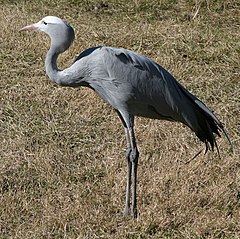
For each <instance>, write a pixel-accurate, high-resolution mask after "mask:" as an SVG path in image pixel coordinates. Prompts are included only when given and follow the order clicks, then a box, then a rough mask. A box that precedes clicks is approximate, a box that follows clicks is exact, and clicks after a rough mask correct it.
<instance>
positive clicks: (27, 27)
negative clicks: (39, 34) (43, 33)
mask: <svg viewBox="0 0 240 239" xmlns="http://www.w3.org/2000/svg"><path fill="white" fill-rule="evenodd" d="M37 29H38V28H37V26H36V25H35V24H32V25H28V26H25V27H23V28H21V29H20V30H19V31H20V32H21V31H28V30H37Z"/></svg>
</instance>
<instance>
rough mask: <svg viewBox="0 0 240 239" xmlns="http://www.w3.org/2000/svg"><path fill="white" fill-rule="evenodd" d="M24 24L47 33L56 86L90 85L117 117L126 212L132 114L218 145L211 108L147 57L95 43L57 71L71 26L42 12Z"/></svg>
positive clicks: (131, 175)
mask: <svg viewBox="0 0 240 239" xmlns="http://www.w3.org/2000/svg"><path fill="white" fill-rule="evenodd" d="M29 29H40V30H42V31H44V32H46V33H47V34H48V35H49V36H50V38H51V47H50V50H49V51H48V53H47V57H46V60H45V67H46V72H47V74H48V76H49V78H50V79H51V80H52V81H54V82H55V83H57V84H59V85H61V86H69V87H81V86H86V87H90V88H91V89H93V90H94V91H95V92H96V93H97V94H98V95H99V96H100V97H101V98H102V99H103V100H104V101H105V102H107V103H109V104H110V105H111V106H112V107H113V108H114V109H115V110H116V111H117V113H118V115H119V117H120V118H121V120H122V122H123V125H124V127H125V132H126V139H127V147H128V150H127V161H128V174H127V189H126V206H125V211H124V213H125V214H129V213H130V211H131V213H132V214H133V215H134V216H135V217H136V215H137V212H136V177H137V163H138V150H137V145H136V141H135V136H134V129H133V127H134V116H143V117H148V118H152V119H160V120H170V121H177V122H181V123H183V124H185V125H186V126H188V127H189V128H190V129H192V130H193V131H194V132H195V134H196V136H197V137H198V138H199V139H200V140H201V141H203V142H204V143H205V144H206V149H207V150H208V149H214V146H217V143H216V140H215V136H214V134H217V135H220V133H219V131H223V132H224V133H225V135H226V136H227V134H226V132H225V129H224V127H223V125H222V124H221V122H220V121H219V120H218V119H217V118H216V116H215V115H214V114H213V113H212V112H211V110H210V109H209V108H208V107H207V106H206V105H205V104H204V103H202V102H201V101H200V100H199V99H197V98H196V97H195V96H193V95H192V94H191V93H189V92H188V91H187V90H186V89H185V88H184V87H183V86H182V85H180V83H178V82H177V81H176V79H175V78H174V77H173V76H172V75H171V74H170V73H169V72H168V71H166V70H165V69H164V68H163V67H161V66H160V65H158V64H157V63H155V62H154V61H152V60H150V59H149V58H147V57H145V56H143V55H141V54H138V53H136V52H133V51H130V50H126V49H122V48H113V47H106V46H99V47H94V48H90V49H87V50H85V51H84V52H82V53H81V54H80V55H79V56H78V57H77V58H76V59H75V61H74V63H73V64H72V65H71V66H70V67H68V68H66V69H64V70H59V69H58V67H57V63H56V61H57V57H58V55H59V54H60V53H62V52H64V51H65V50H66V49H67V48H68V47H69V46H70V45H71V43H72V41H73V39H74V31H73V29H72V28H71V27H70V26H69V25H68V24H66V23H65V22H64V21H62V20H61V19H59V18H57V17H46V18H44V19H43V20H41V21H39V22H38V23H36V24H34V25H30V26H27V27H24V28H23V29H21V30H29ZM227 138H228V136H227ZM228 140H229V138H228ZM229 141H230V140H229ZM131 179H132V184H133V186H132V187H133V189H132V190H133V191H132V196H133V203H132V210H130V188H131Z"/></svg>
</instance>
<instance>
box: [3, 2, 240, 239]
mask: <svg viewBox="0 0 240 239" xmlns="http://www.w3.org/2000/svg"><path fill="white" fill-rule="evenodd" d="M0 11H1V14H0V25H1V32H0V63H1V64H0V67H1V85H0V238H1V239H4V238H6V239H7V238H14V239H15V238H19V239H20V238H21V239H28V238H38V239H40V238H41V239H43V238H49V239H52V238H66V239H68V238H79V239H82V238H126V239H137V238H139V239H140V238H141V239H145V238H146V239H147V238H163V239H166V238H171V239H173V238H174V239H180V238H185V239H192V238H196V239H200V238H201V239H205V238H212V239H215V238H219V239H237V238H240V158H239V155H240V77H239V76H240V74H239V70H240V68H239V62H240V41H239V39H240V31H239V29H240V17H239V16H240V4H239V1H237V0H226V1H225V0H216V1H210V0H188V1H184V0H179V1H177V0H161V1H156V0H148V1H147V0H134V1H127V0H123V1H120V0H109V1H107V0H106V1H100V0H99V1H93V0H52V1H46V0H43V1H36V0H30V1H24V0H15V1H14V0H11V1H10V0H0ZM46 15H56V16H59V17H61V18H64V19H66V20H67V21H68V22H69V23H70V24H71V25H72V26H73V27H74V29H75V31H76V40H75V42H74V44H73V46H72V47H71V48H70V49H69V50H68V51H67V52H66V53H64V54H63V55H62V56H61V57H60V59H59V65H60V67H61V68H64V67H67V66H68V65H70V64H71V63H72V61H73V59H74V58H75V57H76V56H77V55H78V53H79V52H81V51H82V50H84V49H86V48H88V47H91V46H97V45H110V46H116V47H124V48H128V49H131V50H135V51H137V52H139V53H142V54H144V55H147V56H148V57H150V58H152V59H153V60H155V61H157V62H158V63H159V64H161V65H162V66H163V67H165V68H166V69H168V70H169V71H170V72H171V73H172V74H173V75H174V76H175V77H176V78H177V79H178V80H179V81H180V82H181V83H182V84H183V85H184V86H185V87H186V88H187V89H188V90H190V91H191V92H192V93H193V94H195V95H196V96H197V97H199V98H200V99H201V100H202V101H204V102H205V103H206V104H207V105H208V106H209V107H210V108H211V109H213V110H214V112H215V114H216V115H217V116H218V117H219V119H220V120H221V121H222V122H223V123H224V125H225V126H226V129H227V131H228V132H229V136H230V138H231V139H232V142H233V146H234V148H233V151H232V150H231V149H230V147H229V145H228V143H227V141H226V139H225V138H224V137H222V138H219V139H218V144H219V148H220V153H221V159H219V158H218V156H217V153H216V152H208V153H207V154H204V153H201V154H200V155H199V156H198V157H197V158H195V159H194V160H191V158H192V157H193V156H194V155H195V154H196V153H197V152H198V151H199V150H200V149H203V148H204V145H203V144H202V143H201V142H199V141H198V140H197V139H196V137H195V135H194V134H193V133H192V132H191V131H190V130H189V129H188V128H186V127H184V126H182V125H181V124H177V123H170V122H163V121H156V120H155V121H154V120H148V119H144V118H137V119H136V134H137V139H138V145H139V151H140V162H139V172H138V176H139V183H138V206H139V214H140V215H139V217H138V219H137V220H133V219H131V218H127V219H126V218H123V217H120V216H119V212H121V210H122V209H123V207H124V197H125V178H126V169H127V165H126V161H125V159H124V155H125V144H126V142H125V137H124V130H123V127H122V125H121V122H120V120H119V119H118V117H117V115H116V114H115V112H114V110H113V109H112V108H111V107H109V106H108V105H107V104H105V103H104V102H103V101H102V100H101V99H99V98H98V97H97V96H96V95H95V93H94V92H92V91H91V90H89V89H85V88H80V89H71V88H63V87H59V86H56V85H53V84H52V83H51V82H49V80H48V78H47V77H46V75H45V70H44V57H45V54H46V52H47V50H48V47H49V39H48V37H47V36H45V35H44V34H42V33H39V32H38V33H37V32H31V33H30V32H29V33H27V32H24V33H19V32H18V29H20V28H21V27H23V26H25V25H27V24H30V23H34V22H36V21H39V20H40V19H42V18H43V17H44V16H46Z"/></svg>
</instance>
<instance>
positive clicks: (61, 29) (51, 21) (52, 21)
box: [19, 16, 75, 53]
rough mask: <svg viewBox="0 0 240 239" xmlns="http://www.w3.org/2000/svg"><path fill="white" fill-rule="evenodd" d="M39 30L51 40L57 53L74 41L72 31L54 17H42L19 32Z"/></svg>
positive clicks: (68, 26)
mask: <svg viewBox="0 0 240 239" xmlns="http://www.w3.org/2000/svg"><path fill="white" fill-rule="evenodd" d="M27 30H39V31H43V32H45V33H47V34H48V35H49V36H50V38H51V44H52V46H54V47H55V48H56V50H57V51H58V52H59V53H62V52H64V51H65V50H66V49H67V48H68V47H69V46H70V45H71V44H72V42H73V40H74V37H75V35H74V30H73V28H72V27H71V26H70V25H68V24H67V23H66V22H65V21H64V20H62V19H60V18H58V17H54V16H47V17H44V18H43V19H42V20H40V21H39V22H37V23H34V24H31V25H28V26H25V27H23V28H21V29H20V30H19V31H27Z"/></svg>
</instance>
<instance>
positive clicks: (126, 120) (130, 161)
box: [116, 110, 139, 218]
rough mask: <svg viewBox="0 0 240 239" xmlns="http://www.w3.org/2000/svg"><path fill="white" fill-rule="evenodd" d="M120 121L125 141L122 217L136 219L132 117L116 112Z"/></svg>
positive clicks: (136, 160) (135, 166) (134, 152)
mask: <svg viewBox="0 0 240 239" xmlns="http://www.w3.org/2000/svg"><path fill="white" fill-rule="evenodd" d="M116 111H117V113H118V115H119V117H120V119H121V120H122V122H123V125H124V128H125V134H126V140H127V153H126V159H127V165H128V171H127V186H126V204H125V209H124V212H123V213H124V216H127V215H129V214H130V213H131V214H132V216H133V217H134V218H136V217H137V192H136V191H137V165H138V156H139V153H138V149H137V144H136V140H135V135H134V129H133V127H134V116H133V115H130V114H128V113H127V112H124V111H120V110H116ZM131 186H132V208H131V210H130V191H131Z"/></svg>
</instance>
